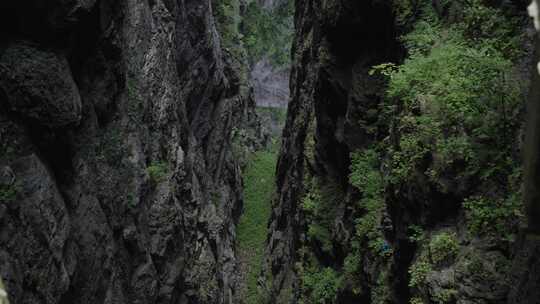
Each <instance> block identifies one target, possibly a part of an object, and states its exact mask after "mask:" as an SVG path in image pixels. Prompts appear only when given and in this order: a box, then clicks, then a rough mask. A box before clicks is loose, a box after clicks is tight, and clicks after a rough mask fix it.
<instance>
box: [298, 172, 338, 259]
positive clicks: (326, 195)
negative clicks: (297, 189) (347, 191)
mask: <svg viewBox="0 0 540 304" xmlns="http://www.w3.org/2000/svg"><path fill="white" fill-rule="evenodd" d="M306 185H307V186H306V188H307V192H306V195H305V196H304V199H303V200H302V208H303V210H304V212H305V214H306V221H307V223H308V231H307V236H308V239H309V240H310V241H318V242H320V243H321V245H322V249H323V250H324V251H326V252H331V251H332V226H333V219H334V217H335V208H334V207H335V206H336V205H337V204H338V202H339V201H340V200H342V199H343V192H342V191H341V189H340V187H339V185H337V184H336V183H333V182H331V181H325V182H321V181H319V180H318V179H316V178H312V179H311V180H309V181H308V182H306Z"/></svg>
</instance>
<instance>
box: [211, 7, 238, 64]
mask: <svg viewBox="0 0 540 304" xmlns="http://www.w3.org/2000/svg"><path fill="white" fill-rule="evenodd" d="M213 3H214V4H215V7H214V15H215V17H216V20H217V23H218V27H217V28H218V31H219V33H220V36H221V43H222V45H223V47H224V48H225V49H226V50H228V51H229V52H230V53H231V54H232V55H233V56H234V57H236V58H242V57H243V56H245V53H244V49H243V43H242V37H243V36H242V35H241V34H240V24H241V22H242V17H241V12H240V1H239V0H219V1H213Z"/></svg>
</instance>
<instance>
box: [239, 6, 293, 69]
mask: <svg viewBox="0 0 540 304" xmlns="http://www.w3.org/2000/svg"><path fill="white" fill-rule="evenodd" d="M293 9H294V1H290V0H289V1H283V3H282V4H281V5H279V6H277V7H276V8H274V9H264V8H262V7H261V6H260V4H259V3H258V1H251V2H250V3H249V4H248V7H247V10H246V13H245V15H244V19H243V31H242V32H243V35H244V39H243V40H244V44H245V47H246V49H247V52H248V55H249V58H250V61H251V63H254V62H256V61H258V60H260V59H261V58H263V57H267V58H269V59H270V62H271V63H273V64H274V65H275V66H287V65H289V64H290V52H291V45H292V38H293V28H294V26H293Z"/></svg>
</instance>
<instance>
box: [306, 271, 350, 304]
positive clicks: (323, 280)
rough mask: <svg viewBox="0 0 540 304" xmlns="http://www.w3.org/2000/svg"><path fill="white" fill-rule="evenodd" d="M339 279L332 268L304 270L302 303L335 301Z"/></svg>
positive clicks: (318, 303)
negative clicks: (303, 296)
mask: <svg viewBox="0 0 540 304" xmlns="http://www.w3.org/2000/svg"><path fill="white" fill-rule="evenodd" d="M340 281H341V279H340V277H339V274H338V272H336V271H335V270H334V269H332V268H329V267H325V268H322V269H317V270H315V269H310V270H307V271H305V272H304V275H303V277H302V282H303V285H304V288H305V289H306V290H305V294H304V295H305V296H306V298H304V299H303V301H302V303H305V304H308V303H310V304H311V303H313V304H331V303H335V301H336V297H337V292H338V290H339V288H340V285H341V283H340Z"/></svg>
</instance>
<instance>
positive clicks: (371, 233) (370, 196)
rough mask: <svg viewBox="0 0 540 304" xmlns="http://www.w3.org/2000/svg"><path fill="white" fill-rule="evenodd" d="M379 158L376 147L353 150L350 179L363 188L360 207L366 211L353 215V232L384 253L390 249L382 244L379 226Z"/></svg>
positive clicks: (357, 186)
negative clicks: (373, 148)
mask: <svg viewBox="0 0 540 304" xmlns="http://www.w3.org/2000/svg"><path fill="white" fill-rule="evenodd" d="M378 161H379V156H378V154H377V152H375V150H365V151H360V152H355V153H352V154H351V168H350V170H351V173H350V175H349V182H350V183H351V185H353V186H354V187H356V188H357V189H358V190H360V191H361V192H362V199H361V200H360V202H359V207H360V208H361V209H363V210H365V214H364V215H363V216H361V217H359V218H357V219H356V236H357V238H358V239H359V240H367V245H368V247H369V248H370V249H371V251H372V252H375V253H378V254H380V255H381V256H386V255H387V254H388V253H389V252H388V251H389V250H391V249H390V248H386V247H385V246H386V245H385V244H386V241H385V240H384V236H383V235H382V232H381V230H380V223H381V218H382V213H383V211H384V208H385V202H384V198H383V190H384V183H383V178H382V175H381V173H380V171H379V168H378Z"/></svg>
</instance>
